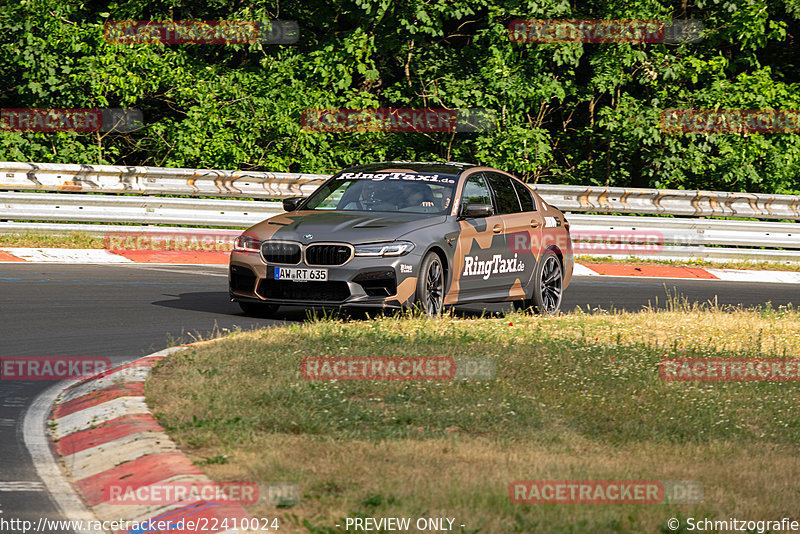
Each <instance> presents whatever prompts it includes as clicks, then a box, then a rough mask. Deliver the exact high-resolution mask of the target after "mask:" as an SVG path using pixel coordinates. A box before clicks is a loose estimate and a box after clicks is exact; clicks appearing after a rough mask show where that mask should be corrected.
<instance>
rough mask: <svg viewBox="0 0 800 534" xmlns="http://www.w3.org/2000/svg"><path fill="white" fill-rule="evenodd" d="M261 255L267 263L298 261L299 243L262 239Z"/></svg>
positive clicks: (295, 262)
mask: <svg viewBox="0 0 800 534" xmlns="http://www.w3.org/2000/svg"><path fill="white" fill-rule="evenodd" d="M261 256H262V257H263V258H264V261H266V262H267V263H286V264H289V265H295V264H297V263H300V256H301V252H300V244H299V243H282V242H280V241H279V242H275V241H264V242H263V243H262V244H261Z"/></svg>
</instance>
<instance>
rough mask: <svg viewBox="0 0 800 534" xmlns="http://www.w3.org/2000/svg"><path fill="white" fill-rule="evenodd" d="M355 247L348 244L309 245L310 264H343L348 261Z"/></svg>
mask: <svg viewBox="0 0 800 534" xmlns="http://www.w3.org/2000/svg"><path fill="white" fill-rule="evenodd" d="M352 251H353V249H351V248H350V247H348V246H346V245H309V246H308V248H307V249H306V263H307V264H308V265H342V264H343V263H347V261H348V260H349V259H350V256H351V255H352Z"/></svg>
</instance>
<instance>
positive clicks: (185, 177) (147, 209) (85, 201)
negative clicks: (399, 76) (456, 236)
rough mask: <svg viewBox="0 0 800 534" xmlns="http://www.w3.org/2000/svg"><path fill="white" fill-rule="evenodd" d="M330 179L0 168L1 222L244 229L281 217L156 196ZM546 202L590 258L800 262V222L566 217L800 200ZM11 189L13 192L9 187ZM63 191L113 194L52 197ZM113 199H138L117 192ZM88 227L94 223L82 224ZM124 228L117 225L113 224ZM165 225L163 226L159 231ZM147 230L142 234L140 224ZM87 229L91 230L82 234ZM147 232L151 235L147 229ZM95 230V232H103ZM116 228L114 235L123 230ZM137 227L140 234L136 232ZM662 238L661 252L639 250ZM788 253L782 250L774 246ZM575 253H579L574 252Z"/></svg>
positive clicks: (779, 214) (751, 207)
mask: <svg viewBox="0 0 800 534" xmlns="http://www.w3.org/2000/svg"><path fill="white" fill-rule="evenodd" d="M326 178H327V176H326V175H318V174H316V175H312V174H291V173H259V172H243V171H242V172H239V171H212V170H203V169H169V168H156V167H115V166H97V165H96V166H90V165H55V164H38V163H37V164H33V163H3V162H0V221H26V220H33V221H59V222H65V221H69V222H73V223H74V222H78V223H127V224H137V225H141V224H150V225H154V224H155V225H187V226H198V225H201V226H212V227H220V228H245V227H248V226H251V225H252V224H255V223H257V222H259V221H262V220H264V219H266V218H268V217H271V216H272V215H275V214H277V213H281V212H282V211H283V208H282V206H281V205H280V203H278V202H269V201H264V200H235V199H230V198H228V199H223V198H219V199H217V198H212V199H208V198H206V199H198V198H171V197H164V196H157V195H165V194H173V195H188V196H192V195H194V196H213V197H242V198H250V199H253V198H256V199H268V198H269V199H275V198H285V197H289V196H305V195H308V194H309V193H311V192H312V191H313V190H314V189H315V188H316V187H317V186H318V185H319V184H320V183H322V181H324V180H325V179H326ZM535 189H536V191H537V192H538V193H539V194H540V195H541V196H542V197H543V198H544V199H545V201H546V202H548V203H550V204H552V205H554V206H557V207H558V208H560V209H562V210H563V211H566V212H568V219H569V221H570V223H571V230H572V234H573V237H574V238H575V239H576V241H583V242H587V243H599V244H600V245H603V243H606V245H604V246H599V247H598V248H599V249H601V250H600V251H598V252H595V253H592V252H591V248H592V247H587V248H588V249H590V252H588V253H587V254H588V255H600V256H609V255H610V256H611V257H615V258H627V257H631V256H633V257H648V258H654V257H655V258H658V259H706V260H712V261H713V260H719V261H734V260H757V261H787V262H800V224H797V223H776V222H765V221H733V220H718V219H698V218H692V219H686V218H667V217H632V216H607V215H605V216H604V215H585V214H578V213H569V212H570V211H592V212H602V211H607V212H615V213H626V212H627V213H637V214H670V215H693V216H695V217H708V216H738V217H753V218H761V219H776V218H780V219H800V197H795V196H788V195H751V194H747V193H720V192H717V193H712V192H698V191H669V190H650V189H621V188H598V189H595V188H586V187H578V186H563V185H537V186H535ZM9 190H11V191H9ZM13 190H22V191H32V190H35V191H60V192H64V191H67V192H84V193H85V192H96V193H112V194H95V195H86V194H56V193H53V192H35V193H34V192H14V191H13ZM113 193H135V194H136V195H119V194H113ZM56 226H58V227H59V228H70V227H74V225H53V224H46V223H45V224H41V223H40V224H19V223H16V224H15V223H10V222H7V223H2V222H0V232H19V231H20V229H21V228H28V229H37V228H38V229H41V230H45V231H48V232H55V231H58V230H57V229H56ZM80 226H81V227H86V226H89V225H80ZM116 228H117V229H119V226H116ZM162 228H163V227H159V231H161V229H162ZM140 229H141V228H140ZM82 230H85V228H82ZM143 230H146V228H144V229H143ZM98 231H99V228H97V227H96V229H95V230H94V232H95V233H96V232H98ZM117 231H118V230H117ZM134 231H135V230H134ZM654 235H655V236H657V240H658V242H659V244H660V246H659V247H658V250H657V251H652V250H651V251H649V252H644V253H642V252H637V250H636V247H620V250H619V252H617V251H615V250H613V248H612V247H610V246H608V243H609V242H610V241H609V239H610V240H611V241H615V242H618V243H623V244H625V243H627V244H637V243H642V242H643V240H646V239H650V238H652V237H653V236H654ZM775 249H786V250H775ZM578 253H579V254H580V253H581V252H578Z"/></svg>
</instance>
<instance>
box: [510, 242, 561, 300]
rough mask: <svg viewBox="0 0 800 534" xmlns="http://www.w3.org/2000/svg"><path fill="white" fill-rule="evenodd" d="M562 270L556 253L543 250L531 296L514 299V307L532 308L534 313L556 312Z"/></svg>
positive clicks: (534, 277)
mask: <svg viewBox="0 0 800 534" xmlns="http://www.w3.org/2000/svg"><path fill="white" fill-rule="evenodd" d="M563 272H564V270H563V269H562V267H561V260H559V259H558V255H556V253H555V252H553V251H551V250H546V251H544V252H543V253H542V257H541V258H540V260H539V263H538V265H537V266H536V272H535V273H534V276H533V282H532V285H533V292H532V295H531V298H530V299H526V300H517V301H515V302H514V309H516V310H522V309H528V308H533V311H535V312H536V313H542V314H547V315H554V314H556V313H557V312H558V309H559V308H560V307H561V293H562V290H563V282H564V276H563Z"/></svg>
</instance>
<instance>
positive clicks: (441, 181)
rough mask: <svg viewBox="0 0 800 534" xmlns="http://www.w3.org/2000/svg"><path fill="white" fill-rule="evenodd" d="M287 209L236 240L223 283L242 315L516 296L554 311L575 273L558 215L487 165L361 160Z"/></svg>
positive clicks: (432, 308) (428, 305)
mask: <svg viewBox="0 0 800 534" xmlns="http://www.w3.org/2000/svg"><path fill="white" fill-rule="evenodd" d="M283 207H284V209H285V210H286V211H287V213H284V214H281V215H277V216H275V217H272V218H270V219H267V220H266V221H263V222H261V223H259V224H256V225H255V226H253V227H251V228H249V229H248V230H247V231H245V232H244V233H243V234H242V235H241V236H239V237H238V238H237V239H236V242H235V246H234V249H233V251H232V253H231V257H230V269H229V279H228V280H229V287H230V295H231V299H232V300H234V301H236V302H238V303H239V305H240V306H241V308H242V310H243V311H244V312H245V313H248V314H259V315H264V314H270V313H274V312H275V311H276V310H277V309H278V307H279V306H281V305H301V306H308V307H311V306H325V307H328V306H367V307H376V308H403V307H410V306H415V305H418V306H420V307H421V308H422V309H423V310H424V311H425V312H426V313H428V314H429V315H438V314H440V313H441V311H442V308H443V307H445V306H453V305H459V304H467V303H474V302H503V301H511V302H513V303H514V305H515V307H517V308H518V309H519V308H532V309H533V310H535V311H538V312H540V313H548V314H552V313H556V312H557V311H558V309H559V306H560V305H561V295H562V292H563V291H564V289H565V288H566V287H567V285H568V284H569V281H570V278H571V277H572V268H573V257H572V241H571V240H570V236H569V224H568V223H567V221H566V219H565V218H564V214H563V213H561V212H560V211H559V210H557V209H556V208H554V207H553V206H550V205H548V204H547V203H546V202H544V201H543V200H542V198H541V197H539V195H537V194H536V193H535V192H533V191H531V190H530V189H529V188H528V187H527V186H526V185H525V184H524V183H522V182H521V181H519V180H517V179H516V178H514V177H513V176H511V175H510V174H508V173H505V172H503V171H500V170H497V169H492V168H489V167H479V166H475V165H469V164H462V163H419V162H417V163H412V162H400V161H394V162H387V163H375V164H370V165H360V166H357V167H351V168H349V169H345V170H343V171H341V172H339V173H337V174H335V175H333V176H332V177H331V178H330V179H329V180H327V181H326V182H325V183H324V184H323V185H321V186H320V187H319V188H318V189H317V190H316V191H315V192H314V193H313V194H312V195H311V196H309V197H307V198H299V197H298V198H290V199H286V200H284V201H283Z"/></svg>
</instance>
